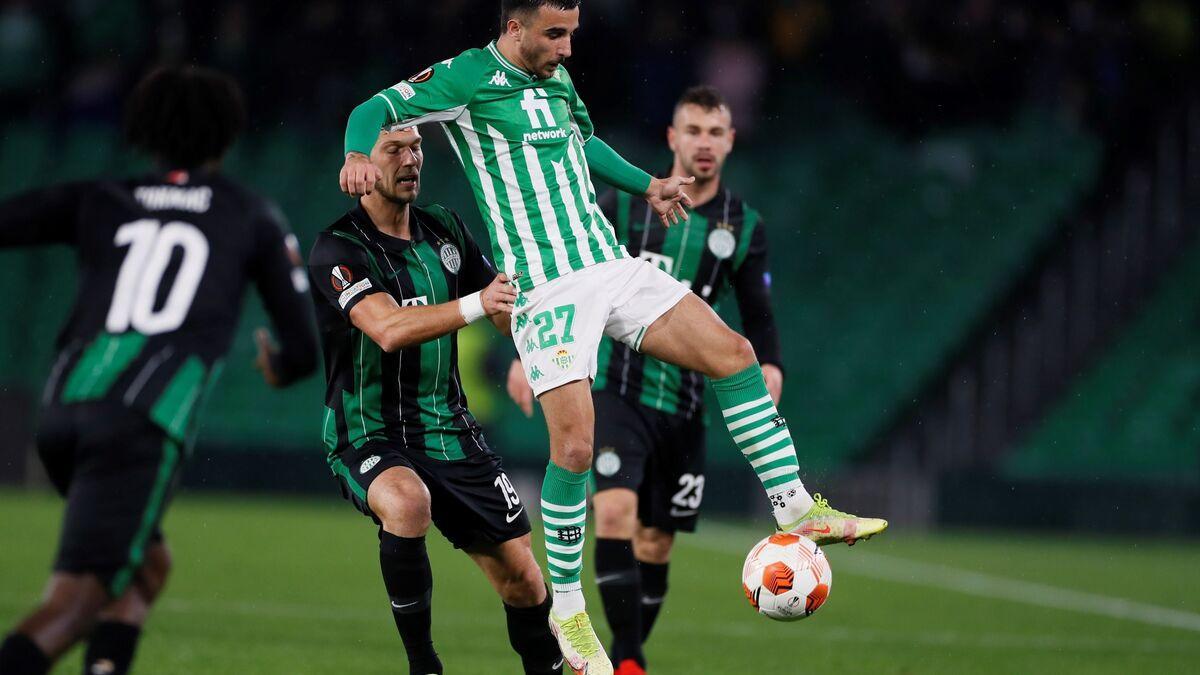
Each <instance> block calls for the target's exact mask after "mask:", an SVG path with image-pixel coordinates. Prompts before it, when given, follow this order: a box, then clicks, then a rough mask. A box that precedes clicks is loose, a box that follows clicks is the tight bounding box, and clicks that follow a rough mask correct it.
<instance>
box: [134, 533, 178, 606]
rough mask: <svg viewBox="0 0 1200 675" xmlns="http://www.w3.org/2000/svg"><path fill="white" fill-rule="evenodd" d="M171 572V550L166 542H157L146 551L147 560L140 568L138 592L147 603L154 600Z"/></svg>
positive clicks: (164, 585)
mask: <svg viewBox="0 0 1200 675" xmlns="http://www.w3.org/2000/svg"><path fill="white" fill-rule="evenodd" d="M170 574H171V551H170V549H168V548H167V545H166V544H156V545H154V546H151V547H150V548H149V549H148V550H147V551H146V561H145V562H143V563H142V567H141V568H140V569H139V570H138V575H137V581H136V583H137V588H138V592H140V593H141V594H142V597H143V598H144V599H145V600H146V602H147V604H148V603H151V602H154V600H155V599H156V598H157V597H158V595H159V594H160V593H162V590H163V588H165V587H166V585H167V577H168V576H170Z"/></svg>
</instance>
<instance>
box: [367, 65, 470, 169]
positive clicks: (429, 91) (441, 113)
mask: <svg viewBox="0 0 1200 675" xmlns="http://www.w3.org/2000/svg"><path fill="white" fill-rule="evenodd" d="M479 74H480V70H479V67H478V65H477V63H476V60H475V59H473V58H471V57H470V56H469V55H467V54H462V55H459V56H458V57H455V58H453V59H446V60H445V61H441V62H439V63H435V64H433V65H432V66H430V67H428V68H426V69H425V70H422V71H421V72H419V73H417V74H416V75H413V76H412V77H410V78H408V79H406V80H402V81H400V82H398V83H396V84H395V85H393V86H391V87H388V88H387V89H384V90H383V91H380V92H379V93H377V94H375V95H374V96H372V97H371V98H370V99H368V100H367V101H365V102H363V103H362V104H361V105H359V106H358V107H357V108H355V109H354V111H353V112H351V113H350V120H349V121H348V123H347V125H346V152H348V153H349V152H361V153H363V154H364V155H369V154H371V149H372V148H374V147H375V141H376V139H378V137H379V131H380V129H382V128H384V127H388V126H394V125H395V126H405V127H408V126H416V125H419V124H425V123H427V122H448V121H450V120H453V119H456V118H457V117H458V116H459V115H461V114H462V112H463V110H465V109H466V107H467V104H468V103H469V102H470V101H471V98H472V97H473V96H474V95H475V90H476V89H477V88H478V86H479Z"/></svg>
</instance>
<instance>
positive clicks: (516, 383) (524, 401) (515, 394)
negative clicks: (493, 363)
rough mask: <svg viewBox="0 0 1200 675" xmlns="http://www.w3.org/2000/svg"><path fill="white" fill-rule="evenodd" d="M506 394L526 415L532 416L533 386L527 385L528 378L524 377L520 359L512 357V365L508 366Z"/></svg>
mask: <svg viewBox="0 0 1200 675" xmlns="http://www.w3.org/2000/svg"><path fill="white" fill-rule="evenodd" d="M508 395H509V396H510V397H511V398H512V400H513V403H516V404H517V407H519V408H520V409H521V412H523V413H525V416H526V417H533V388H531V387H530V386H529V380H526V379H525V368H524V367H523V366H521V359H513V362H512V365H511V366H509V367H508Z"/></svg>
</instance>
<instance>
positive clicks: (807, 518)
mask: <svg viewBox="0 0 1200 675" xmlns="http://www.w3.org/2000/svg"><path fill="white" fill-rule="evenodd" d="M813 501H815V502H816V503H815V504H813V507H812V508H811V509H809V510H808V513H806V514H804V516H803V517H801V518H800V520H797V521H796V522H794V523H791V524H789V525H784V526H781V527H780V528H779V530H780V531H781V532H791V533H792V534H798V535H800V536H802V537H807V538H808V539H809V540H811V541H812V542H813V543H814V544H816V545H817V546H826V545H829V544H840V543H842V542H845V543H846V544H848V545H850V546H853V545H854V542H856V541H859V540H862V539H870V538H871V537H874V536H875V535H877V534H879V533H880V532H883V531H884V530H886V529H887V526H888V522H887V521H886V520H882V519H880V518H860V517H858V516H856V515H854V514H852V513H846V512H844V511H838V510H837V509H835V508H833V507H832V506H830V505H829V500H827V499H825V498H824V497H822V496H821V495H820V494H819V493H818V494H814V495H813Z"/></svg>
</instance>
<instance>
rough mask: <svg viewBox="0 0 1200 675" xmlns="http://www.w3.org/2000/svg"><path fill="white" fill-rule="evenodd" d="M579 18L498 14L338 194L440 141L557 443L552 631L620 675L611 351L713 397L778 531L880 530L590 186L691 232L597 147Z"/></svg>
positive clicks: (551, 523) (399, 101)
mask: <svg viewBox="0 0 1200 675" xmlns="http://www.w3.org/2000/svg"><path fill="white" fill-rule="evenodd" d="M579 4H580V3H579V0H502V1H501V17H502V22H503V23H502V33H501V35H500V37H499V38H498V39H496V40H495V41H493V42H492V43H490V44H488V45H487V46H486V47H484V48H481V49H470V50H467V51H465V52H463V53H462V54H459V55H458V56H456V57H454V58H451V59H447V60H445V61H442V62H440V63H436V64H434V65H433V66H431V67H430V68H427V69H425V70H424V71H421V72H420V73H418V74H417V75H414V76H413V77H411V78H409V79H407V80H404V81H402V82H400V83H398V84H396V85H395V86H393V87H391V88H389V89H385V90H383V91H381V92H379V93H378V94H376V95H375V96H373V97H372V98H371V99H369V100H367V101H366V102H364V103H363V104H362V105H360V106H358V107H357V108H355V110H354V112H353V113H352V114H351V115H350V120H349V122H348V124H347V129H346V162H345V165H344V166H343V168H342V172H341V186H342V190H343V191H345V192H347V193H349V194H352V195H361V194H367V193H369V192H371V190H372V189H373V187H374V186H375V184H376V182H377V181H378V180H380V179H381V174H380V172H379V170H378V169H377V168H376V167H374V166H372V165H371V163H370V160H369V158H368V155H369V153H370V150H371V148H372V147H373V145H374V144H375V140H376V138H377V137H378V135H379V133H380V130H381V129H394V128H402V127H408V126H414V125H418V124H422V123H429V122H438V123H441V124H442V127H443V129H444V130H445V131H446V134H447V136H448V137H449V139H450V142H451V145H452V147H453V148H454V151H455V153H456V154H457V156H458V160H459V162H460V163H461V164H462V167H463V170H464V172H465V174H466V176H467V180H468V181H469V182H470V184H471V187H472V190H473V191H474V194H475V199H476V203H477V205H478V207H479V210H480V213H481V214H482V215H483V219H484V223H485V225H486V226H487V228H488V230H489V232H490V235H491V239H492V253H493V256H494V258H495V260H496V265H497V267H499V268H500V269H502V270H503V271H504V273H505V274H506V275H508V277H509V278H511V279H514V280H515V281H516V283H517V285H518V287H519V288H520V290H521V294H520V296H518V299H517V302H516V303H515V305H516V311H514V313H513V317H512V327H513V339H514V341H515V343H516V345H517V348H518V350H519V351H520V354H521V360H522V364H523V366H524V369H525V374H526V377H527V378H528V380H529V384H530V386H531V387H532V388H533V391H534V393H535V395H537V396H538V397H539V401H540V403H541V405H542V409H543V412H544V413H545V416H546V423H547V427H548V428H549V432H550V464H549V465H548V467H547V472H546V478H545V481H544V482H543V486H542V521H543V531H544V534H545V537H546V550H547V560H548V566H549V570H550V576H551V582H552V586H553V590H554V601H553V609H552V612H551V628H552V629H553V630H554V632H555V635H556V636H557V637H558V639H559V644H560V646H561V647H562V648H563V655H564V657H565V658H566V660H567V662H568V663H569V664H570V665H571V667H572V668H573V669H574V670H575V671H576V672H587V673H588V674H589V675H607V674H610V673H612V672H613V670H612V665H611V663H609V661H608V658H607V657H606V656H605V654H604V651H603V649H602V648H601V647H600V645H599V642H598V641H597V640H596V637H595V633H594V631H593V630H592V627H591V624H590V621H589V620H588V618H587V613H586V612H585V611H584V602H583V594H582V591H581V588H582V587H581V584H580V572H581V570H582V555H583V554H582V549H583V537H584V522H585V516H586V500H587V478H588V474H589V469H590V467H591V463H592V434H593V429H594V423H595V420H594V411H593V408H592V400H591V389H590V380H591V379H593V378H594V377H595V375H596V372H597V350H598V347H599V343H600V339H601V338H602V337H603V336H604V335H608V336H609V337H611V338H613V339H614V340H618V341H620V342H623V343H625V344H626V345H629V346H630V347H632V348H634V349H637V350H639V351H642V352H644V353H646V354H648V355H650V356H653V357H655V358H658V359H660V360H662V361H665V362H667V363H671V364H675V365H678V366H681V367H684V368H688V369H691V370H695V371H699V372H701V373H703V374H704V375H705V376H707V377H708V378H709V380H711V381H712V383H713V389H714V392H715V393H716V396H717V400H718V402H719V403H720V405H721V408H722V410H723V412H724V417H725V419H726V421H727V423H728V424H727V426H729V427H730V429H731V432H732V433H733V434H734V439H735V441H736V442H737V445H738V447H739V449H741V451H742V453H743V454H744V455H745V456H746V459H747V461H748V462H749V463H750V465H751V467H752V468H753V469H754V470H755V471H756V473H757V474H758V476H759V478H760V480H761V481H762V484H763V487H764V490H765V491H766V492H767V495H768V497H769V499H770V501H771V504H772V507H773V509H774V512H775V518H776V521H777V524H778V526H779V527H780V528H781V529H785V530H789V531H793V530H794V531H797V532H798V533H803V534H805V535H806V536H810V537H812V538H814V539H820V540H821V542H822V543H828V542H831V541H847V542H853V541H854V540H855V539H860V538H865V537H868V536H871V535H872V534H875V533H877V532H880V531H882V530H883V529H884V528H885V527H886V526H887V523H886V522H885V521H882V520H878V519H870V518H858V517H856V516H852V515H850V514H845V513H841V512H838V511H834V510H833V509H831V508H830V507H829V506H828V504H827V503H825V502H824V501H822V502H820V503H815V502H814V501H813V499H812V498H811V497H810V496H809V494H808V492H807V491H806V490H805V488H804V485H803V484H802V483H801V481H800V478H799V473H798V469H799V464H798V461H797V460H796V454H795V448H794V446H793V444H792V439H791V434H790V432H789V431H788V429H787V425H786V422H785V421H784V419H783V417H782V416H780V415H779V413H778V411H777V410H775V406H774V404H773V403H772V402H771V398H770V396H769V395H768V393H767V389H766V385H765V384H764V382H763V377H762V371H761V369H760V368H759V366H758V363H757V361H756V358H755V355H754V350H753V348H752V347H751V346H750V344H749V342H748V341H746V339H745V338H743V337H742V336H740V335H738V334H737V333H735V332H734V331H732V330H731V329H730V328H729V327H728V326H726V325H725V324H724V323H723V322H722V321H721V320H720V318H718V317H717V315H716V314H714V313H713V311H712V310H711V309H710V308H709V307H708V305H707V304H705V303H704V301H702V300H700V299H699V298H698V297H697V296H695V295H693V294H691V293H690V291H689V289H688V288H687V287H686V286H684V285H683V284H681V283H680V282H679V281H678V280H676V279H675V278H674V277H672V276H671V275H670V274H667V273H666V272H663V271H662V270H661V269H659V268H658V267H656V266H653V265H650V264H648V263H646V262H645V261H642V260H637V259H633V258H630V257H629V255H628V253H627V252H626V250H625V248H624V247H623V246H621V245H620V243H619V242H618V241H617V238H616V235H615V232H614V231H613V227H612V225H611V224H609V222H608V221H607V220H606V219H605V217H604V215H603V214H602V213H601V212H600V209H599V208H598V207H597V205H596V189H595V185H594V184H593V182H592V175H593V173H594V174H595V176H596V177H597V178H599V179H600V180H602V181H604V182H605V183H608V184H610V185H612V186H614V187H616V188H618V189H620V190H623V191H625V192H629V193H631V194H634V195H637V196H639V197H643V198H645V199H646V201H647V202H648V203H649V204H650V206H651V207H652V208H653V210H654V211H655V212H656V213H657V214H658V216H659V218H660V219H662V221H663V223H664V225H667V226H670V225H672V224H675V223H677V222H678V221H679V220H680V219H682V218H686V217H687V212H686V207H688V206H690V199H689V197H688V196H687V194H686V192H685V191H684V187H685V186H687V185H690V184H691V183H692V182H693V181H694V178H681V177H671V178H665V179H659V178H652V177H651V176H650V175H649V174H648V173H646V172H645V171H642V170H641V169H638V168H636V167H634V166H633V165H631V164H629V163H628V162H627V161H625V160H624V159H622V158H621V157H620V156H619V155H618V154H617V153H616V152H615V151H614V150H613V149H612V148H610V147H609V146H608V145H607V144H605V143H604V142H603V141H602V140H600V139H599V138H598V137H596V135H595V132H594V129H593V126H592V121H591V118H590V116H589V115H588V112H587V108H586V106H584V104H583V101H582V100H581V99H580V97H579V93H578V92H577V91H576V89H575V85H574V83H573V81H572V80H571V76H570V75H569V74H568V73H567V71H566V69H565V68H563V67H562V63H563V61H565V60H566V58H567V57H569V56H570V55H571V38H572V36H573V34H574V32H575V30H576V29H577V28H578V27H579Z"/></svg>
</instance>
